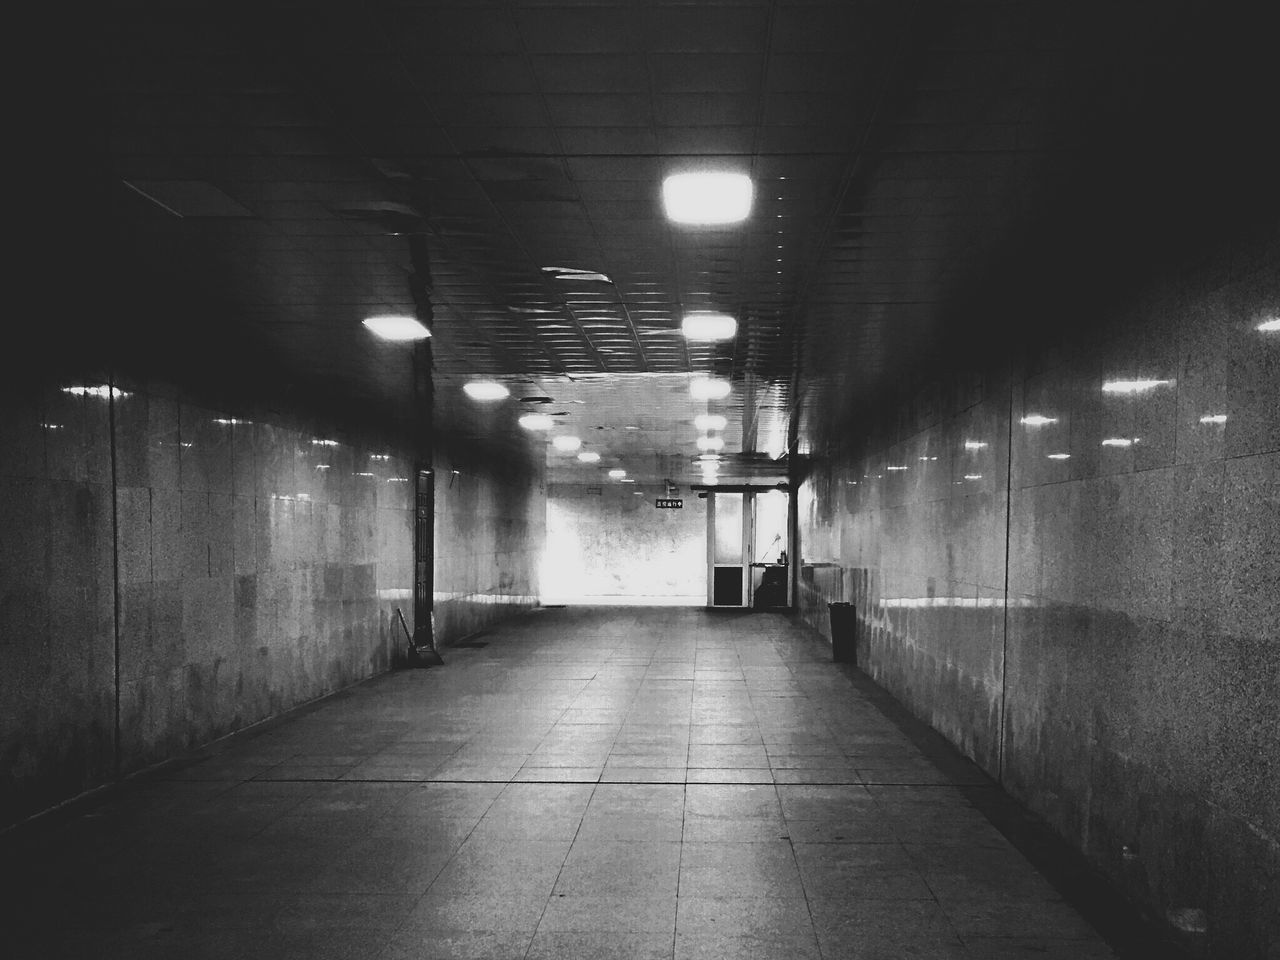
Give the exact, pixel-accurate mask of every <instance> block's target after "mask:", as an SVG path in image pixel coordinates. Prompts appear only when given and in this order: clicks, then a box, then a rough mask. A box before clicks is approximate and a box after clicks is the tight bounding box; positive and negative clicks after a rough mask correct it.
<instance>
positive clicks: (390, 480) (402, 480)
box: [387, 477, 409, 483]
mask: <svg viewBox="0 0 1280 960" xmlns="http://www.w3.org/2000/svg"><path fill="white" fill-rule="evenodd" d="M408 482H409V478H408V477H387V483H408Z"/></svg>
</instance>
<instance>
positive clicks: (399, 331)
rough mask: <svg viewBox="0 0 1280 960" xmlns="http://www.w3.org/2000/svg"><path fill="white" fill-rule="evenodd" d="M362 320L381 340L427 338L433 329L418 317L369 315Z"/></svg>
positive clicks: (400, 340) (399, 340) (401, 340)
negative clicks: (428, 327)
mask: <svg viewBox="0 0 1280 960" xmlns="http://www.w3.org/2000/svg"><path fill="white" fill-rule="evenodd" d="M361 322H362V323H363V324H364V325H365V327H366V328H367V329H368V331H369V332H370V333H372V334H373V335H374V336H375V337H377V338H378V339H380V340H391V341H393V342H397V343H402V342H404V341H408V340H425V339H427V337H429V336H431V331H430V330H428V329H427V328H426V327H424V326H423V325H422V324H421V323H419V322H418V320H417V318H416V317H403V316H387V317H369V318H367V319H365V320H363V321H361Z"/></svg>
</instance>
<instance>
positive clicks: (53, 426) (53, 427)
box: [40, 423, 62, 430]
mask: <svg viewBox="0 0 1280 960" xmlns="http://www.w3.org/2000/svg"><path fill="white" fill-rule="evenodd" d="M40 426H42V427H44V428H45V429H46V430H61V429H62V424H60V423H42V424H40Z"/></svg>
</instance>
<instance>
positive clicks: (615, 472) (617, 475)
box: [609, 467, 627, 480]
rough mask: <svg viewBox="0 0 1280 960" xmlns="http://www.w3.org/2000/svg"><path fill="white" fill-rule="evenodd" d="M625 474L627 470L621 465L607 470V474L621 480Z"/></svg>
mask: <svg viewBox="0 0 1280 960" xmlns="http://www.w3.org/2000/svg"><path fill="white" fill-rule="evenodd" d="M626 475H627V471H625V470H623V469H622V468H621V467H614V468H613V469H612V470H610V471H609V476H611V477H613V479H615V480H621V479H622V478H623V477H625V476H626Z"/></svg>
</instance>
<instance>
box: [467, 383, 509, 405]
mask: <svg viewBox="0 0 1280 960" xmlns="http://www.w3.org/2000/svg"><path fill="white" fill-rule="evenodd" d="M462 391H463V393H465V394H466V395H467V396H468V397H470V398H471V399H472V400H484V401H489V400H502V399H504V398H506V397H509V396H510V395H511V391H510V390H508V389H507V388H506V387H504V386H503V385H502V384H500V383H498V381H496V380H472V381H471V382H470V383H464V384H463V385H462Z"/></svg>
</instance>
